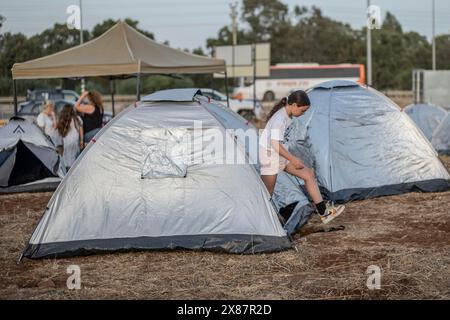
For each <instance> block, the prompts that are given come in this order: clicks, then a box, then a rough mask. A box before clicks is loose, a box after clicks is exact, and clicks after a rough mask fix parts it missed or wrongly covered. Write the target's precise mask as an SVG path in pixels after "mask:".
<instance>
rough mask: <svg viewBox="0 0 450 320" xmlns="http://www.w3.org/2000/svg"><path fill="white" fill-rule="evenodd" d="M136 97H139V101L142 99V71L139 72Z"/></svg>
mask: <svg viewBox="0 0 450 320" xmlns="http://www.w3.org/2000/svg"><path fill="white" fill-rule="evenodd" d="M136 99H137V101H140V100H141V73H140V72H139V73H138V74H137V81H136Z"/></svg>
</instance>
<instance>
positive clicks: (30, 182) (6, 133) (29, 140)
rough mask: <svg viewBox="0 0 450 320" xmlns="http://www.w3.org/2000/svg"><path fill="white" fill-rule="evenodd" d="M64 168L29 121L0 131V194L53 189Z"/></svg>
mask: <svg viewBox="0 0 450 320" xmlns="http://www.w3.org/2000/svg"><path fill="white" fill-rule="evenodd" d="M64 173H65V171H64V165H63V164H62V160H61V157H60V156H59V155H58V153H57V152H56V149H55V146H54V145H53V143H52V142H51V140H50V139H49V138H48V137H47V136H46V135H45V134H44V133H43V132H42V130H41V129H39V127H38V126H36V125H35V124H34V123H32V122H31V121H29V120H26V119H23V118H20V117H13V118H11V119H10V120H9V122H8V123H7V124H6V125H5V126H4V127H1V128H0V193H12V192H31V191H50V190H55V189H56V187H57V186H58V184H59V183H60V181H61V178H62V177H63V176H64Z"/></svg>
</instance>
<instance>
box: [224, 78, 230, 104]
mask: <svg viewBox="0 0 450 320" xmlns="http://www.w3.org/2000/svg"><path fill="white" fill-rule="evenodd" d="M225 94H226V95H227V107H228V108H230V97H229V96H228V94H229V92H228V76H227V72H226V71H225Z"/></svg>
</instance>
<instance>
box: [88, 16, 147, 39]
mask: <svg viewBox="0 0 450 320" xmlns="http://www.w3.org/2000/svg"><path fill="white" fill-rule="evenodd" d="M119 21H120V20H113V19H107V20H104V21H103V22H101V23H98V24H96V25H95V26H94V28H93V29H92V38H97V37H98V36H100V35H102V34H103V33H105V32H106V31H108V30H109V29H111V27H113V26H114V25H115V24H116V23H117V22H119ZM124 21H125V22H126V23H127V24H128V25H130V26H131V27H132V28H134V29H136V30H137V31H139V32H140V33H142V34H144V35H145V36H147V37H148V38H150V39H154V36H153V33H151V32H148V31H145V30H142V29H140V28H138V24H139V21H138V20H133V19H130V18H126V19H125V20H124Z"/></svg>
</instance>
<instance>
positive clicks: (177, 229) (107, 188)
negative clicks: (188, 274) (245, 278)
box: [23, 90, 292, 258]
mask: <svg viewBox="0 0 450 320" xmlns="http://www.w3.org/2000/svg"><path fill="white" fill-rule="evenodd" d="M174 97H176V99H174ZM174 100H176V101H174ZM194 120H195V121H202V128H203V129H202V130H207V129H210V128H214V129H216V130H219V131H220V132H221V133H222V134H226V131H225V129H228V128H236V127H248V126H247V125H246V124H245V123H244V122H242V121H241V118H240V117H239V116H238V115H237V114H234V113H232V112H231V111H230V110H228V109H227V108H225V107H221V106H218V105H216V104H212V103H209V102H208V99H204V97H200V96H199V92H195V91H194V90H167V91H164V92H159V93H156V94H154V95H150V96H147V97H145V98H143V99H142V101H141V102H140V103H138V104H136V106H135V107H134V106H131V107H129V108H127V109H125V110H124V111H122V113H120V114H119V115H118V116H117V117H116V118H114V119H113V120H111V121H110V122H109V123H108V125H107V126H105V127H104V128H103V129H102V130H101V131H100V132H99V133H98V134H97V135H96V137H94V140H93V142H91V143H90V144H89V145H88V146H87V148H86V150H84V151H83V153H82V154H81V156H80V157H79V158H78V159H77V161H76V162H75V164H74V165H73V166H72V168H71V170H70V172H69V173H68V174H67V176H66V177H65V179H64V180H63V182H62V183H61V184H60V186H59V187H58V189H57V190H56V192H55V193H54V195H53V197H52V198H51V199H50V201H49V204H48V206H47V209H46V210H45V212H44V215H43V217H42V219H41V221H40V222H39V224H38V226H37V227H36V229H35V231H34V232H33V235H32V237H31V239H30V241H29V244H28V246H27V247H26V249H25V251H24V253H23V256H25V257H29V258H42V257H62V256H73V255H82V254H91V253H96V252H106V251H117V250H120V251H122V250H142V249H177V248H183V249H197V250H215V251H224V252H230V253H256V252H269V251H278V250H284V249H288V248H291V246H292V244H291V242H290V240H289V238H288V236H287V234H286V232H285V231H284V229H283V228H282V226H281V224H280V222H279V220H278V217H277V214H276V212H275V210H274V208H273V206H272V205H271V203H270V201H269V195H268V193H267V190H266V189H265V187H264V185H263V183H262V181H261V179H260V178H259V176H258V173H257V171H256V170H255V167H254V166H253V165H251V164H249V163H244V164H214V163H207V162H202V161H199V162H194V163H192V162H189V161H187V160H186V159H191V156H192V154H193V153H194V152H197V153H200V155H203V152H204V151H205V148H204V146H202V148H200V149H198V148H194V149H195V150H194V151H192V150H191V151H189V152H187V153H183V150H185V149H183V147H182V146H183V144H182V142H183V141H184V140H183V139H184V138H185V137H191V136H194V139H195V130H197V129H195V123H194ZM193 125H194V127H193ZM205 128H206V129H205ZM232 141H234V142H233V143H234V146H235V147H236V150H237V156H238V157H241V158H245V157H246V152H245V150H244V149H243V147H242V144H241V141H240V140H239V139H233V140H232ZM194 145H195V144H194ZM180 150H181V151H180ZM189 150H190V149H189ZM169 151H170V152H169ZM186 155H187V157H185V156H186Z"/></svg>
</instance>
